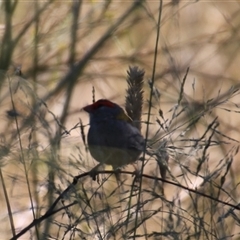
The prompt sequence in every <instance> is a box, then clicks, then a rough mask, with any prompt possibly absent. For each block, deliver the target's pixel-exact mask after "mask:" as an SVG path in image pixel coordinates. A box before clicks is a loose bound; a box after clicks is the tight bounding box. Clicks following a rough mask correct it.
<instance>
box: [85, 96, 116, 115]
mask: <svg viewBox="0 0 240 240" xmlns="http://www.w3.org/2000/svg"><path fill="white" fill-rule="evenodd" d="M100 106H107V107H110V108H113V107H115V104H114V103H112V102H110V101H108V100H106V99H100V100H98V101H97V102H95V103H93V104H90V105H88V106H86V107H84V108H83V109H84V110H85V111H87V112H90V111H93V110H95V109H98V108H99V107H100Z"/></svg>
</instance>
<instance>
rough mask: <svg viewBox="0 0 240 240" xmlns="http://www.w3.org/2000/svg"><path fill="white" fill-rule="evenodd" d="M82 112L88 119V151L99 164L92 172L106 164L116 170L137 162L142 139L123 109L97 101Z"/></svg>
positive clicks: (106, 101) (107, 102)
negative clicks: (85, 113)
mask: <svg viewBox="0 0 240 240" xmlns="http://www.w3.org/2000/svg"><path fill="white" fill-rule="evenodd" d="M83 110H85V111H86V112H88V113H89V116H90V128H89V131H88V136H87V141H88V145H89V151H90V153H91V155H92V157H93V158H94V159H95V160H97V161H98V162H99V163H100V164H98V165H97V166H96V167H95V169H96V168H97V167H98V166H99V165H101V164H108V165H112V167H113V169H114V170H116V169H117V168H120V167H122V166H124V165H127V164H130V163H134V162H135V161H136V160H137V159H138V158H139V156H140V154H141V153H142V151H143V149H144V138H143V136H142V135H141V133H140V131H139V130H138V129H137V128H136V127H134V126H133V125H132V120H131V118H130V117H128V116H127V114H126V113H125V111H124V110H123V108H121V107H120V106H119V105H117V104H116V103H113V102H111V101H109V100H106V99H100V100H98V101H97V102H95V103H93V104H90V105H88V106H86V107H84V108H83Z"/></svg>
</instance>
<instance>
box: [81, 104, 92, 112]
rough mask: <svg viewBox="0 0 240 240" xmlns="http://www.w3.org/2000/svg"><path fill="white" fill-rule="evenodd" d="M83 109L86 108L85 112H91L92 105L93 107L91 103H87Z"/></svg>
mask: <svg viewBox="0 0 240 240" xmlns="http://www.w3.org/2000/svg"><path fill="white" fill-rule="evenodd" d="M82 110H84V111H85V112H88V113H90V112H91V111H92V107H91V105H87V106H85V107H83V108H82Z"/></svg>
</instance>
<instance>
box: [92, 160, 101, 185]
mask: <svg viewBox="0 0 240 240" xmlns="http://www.w3.org/2000/svg"><path fill="white" fill-rule="evenodd" d="M101 165H102V164H101V163H99V164H98V165H97V166H95V167H94V168H93V169H92V170H90V171H89V176H90V177H91V178H92V180H93V181H96V179H97V182H98V183H99V176H98V172H97V170H98V168H99V167H100V166H101Z"/></svg>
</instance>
